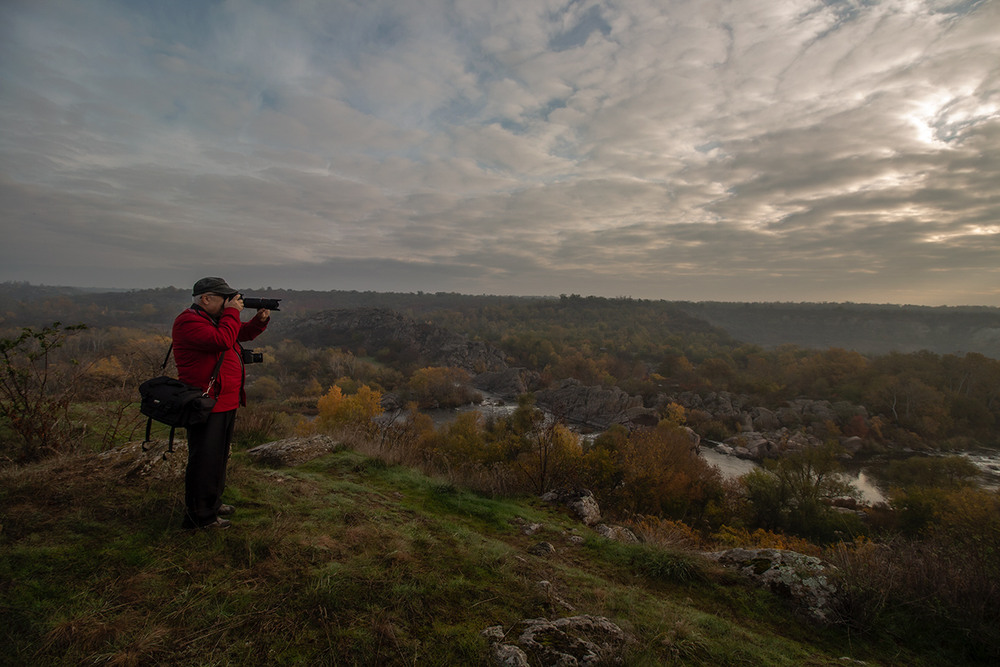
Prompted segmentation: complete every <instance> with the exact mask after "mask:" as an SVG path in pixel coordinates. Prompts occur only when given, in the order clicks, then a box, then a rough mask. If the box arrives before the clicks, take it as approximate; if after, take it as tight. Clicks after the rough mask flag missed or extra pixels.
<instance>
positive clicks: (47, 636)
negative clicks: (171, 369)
mask: <svg viewBox="0 0 1000 667" xmlns="http://www.w3.org/2000/svg"><path fill="white" fill-rule="evenodd" d="M163 447H164V446H163V444H162V443H161V444H159V445H158V450H159V451H162V449H163ZM183 451H184V450H183V449H181V451H180V452H178V453H175V454H174V455H172V456H168V457H167V458H166V460H165V461H164V460H163V459H161V458H160V457H159V452H158V451H157V452H156V453H155V455H152V456H147V457H145V458H144V457H143V455H142V454H141V452H140V451H139V450H138V449H137V447H136V446H135V445H130V446H126V447H125V448H122V449H120V450H117V451H112V452H105V453H103V454H87V455H82V456H76V457H59V458H56V459H50V460H48V461H46V462H43V463H39V464H34V465H31V466H25V467H22V468H12V469H7V470H5V471H3V472H2V473H0V474H2V475H3V479H2V483H0V511H2V522H3V525H2V529H0V600H2V602H0V611H2V616H3V618H4V621H3V623H2V624H0V626H2V630H0V663H3V664H17V665H80V664H115V665H148V664H199V665H213V664H214V665H223V664H225V665H261V664H329V665H403V664H419V665H478V664H482V665H485V664H490V662H489V652H488V644H487V641H486V639H484V638H483V637H482V636H481V634H480V633H481V632H482V631H483V630H484V629H486V628H487V627H490V626H497V625H499V626H503V630H504V631H505V632H510V631H511V630H514V628H515V626H516V624H517V623H518V621H520V620H522V619H530V618H537V617H547V618H552V619H554V618H559V617H565V616H573V615H582V614H589V615H594V616H603V617H607V618H608V619H610V620H611V621H612V622H614V623H616V624H617V625H618V626H620V627H621V628H622V629H623V630H625V631H626V632H627V633H629V634H630V635H632V636H633V637H635V639H636V640H637V641H636V642H635V643H633V644H630V645H629V646H628V647H627V648H626V649H624V650H623V651H622V652H621V653H620V654H619V655H618V656H617V657H618V658H620V659H621V662H619V663H616V664H627V665H659V664H685V665H834V664H837V665H841V664H857V663H854V662H853V661H852V660H863V661H865V663H866V664H911V665H920V664H928V665H930V664H947V663H948V662H949V657H948V656H947V655H943V656H936V655H935V654H933V653H928V652H927V647H915V646H910V647H906V646H897V645H895V644H894V643H893V642H892V641H891V640H890V639H888V638H885V637H882V638H879V637H871V636H868V637H858V636H851V634H850V633H849V632H848V631H847V630H846V629H843V628H838V627H833V628H820V627H817V626H815V625H811V624H809V623H808V622H806V621H804V620H800V619H799V618H798V617H797V616H795V615H794V614H793V613H792V611H791V610H790V609H789V608H788V607H787V606H786V605H785V603H784V602H783V601H782V600H779V599H778V598H776V597H774V596H772V595H771V594H769V593H766V592H764V591H763V590H759V589H756V588H753V587H750V586H749V585H747V584H745V583H743V582H742V581H741V580H739V579H737V578H736V577H735V576H734V575H732V574H730V573H728V572H725V571H723V570H721V569H718V567H717V566H715V565H710V564H709V562H708V561H707V560H704V559H702V558H700V557H699V556H697V555H696V554H693V553H686V552H683V551H678V550H670V549H665V548H663V547H658V546H654V545H649V544H638V545H624V544H621V543H618V542H613V541H610V540H606V539H604V538H602V537H599V536H598V535H597V534H596V533H594V532H593V531H591V530H590V529H589V528H587V527H585V526H584V525H583V524H581V523H579V522H578V521H576V520H575V519H573V518H571V517H570V516H569V515H568V514H567V513H566V512H564V511H562V510H560V509H559V508H555V507H553V506H550V505H547V504H545V503H542V502H541V501H539V500H536V499H533V498H523V499H520V500H516V499H515V500H492V499H488V498H484V497H482V496H479V495H476V494H473V493H471V492H467V491H463V490H461V489H458V488H456V487H455V486H453V485H450V484H448V483H446V482H444V481H441V480H439V479H432V478H429V477H427V476H425V475H423V474H421V473H418V472H416V471H413V470H411V469H408V468H406V467H402V466H394V465H389V464H386V463H384V462H383V461H381V460H379V459H376V458H370V457H367V456H364V455H362V454H359V453H356V452H353V451H349V450H342V451H339V452H337V453H334V454H330V455H327V456H324V457H322V458H320V459H316V460H314V461H312V462H309V463H307V464H304V465H301V466H297V467H293V468H268V467H264V466H259V465H257V464H255V463H252V462H251V461H250V459H249V458H248V457H247V455H246V453H245V452H240V451H238V452H236V453H235V454H234V460H233V461H232V462H231V464H230V480H229V486H228V490H227V497H226V500H227V502H231V503H232V504H234V505H236V506H237V507H238V512H237V515H236V516H235V517H234V522H233V527H232V528H231V529H229V530H224V531H199V532H190V531H182V530H181V529H180V528H179V524H180V518H181V512H182V508H183V488H182V487H183V484H182V481H181V478H180V475H181V474H182V472H181V471H182V470H183V465H184V461H183V457H184V454H183ZM533 524H538V525H536V526H533ZM529 527H531V528H534V531H535V532H532V531H531V530H529V529H528V528H529ZM529 533H531V534H529ZM574 536H575V537H576V539H571V538H573V537H574ZM581 538H582V539H581ZM540 541H545V542H549V543H551V544H552V545H553V546H554V547H555V552H554V553H552V554H549V555H545V556H538V555H534V554H533V553H532V552H531V551H530V548H531V547H532V546H533V545H535V544H537V543H538V542H540ZM543 581H547V582H549V585H548V586H547V587H546V586H545V585H544V584H542V585H540V583H539V582H543ZM848 658H850V659H848ZM601 664H605V663H601ZM607 664H611V662H608V663H607Z"/></svg>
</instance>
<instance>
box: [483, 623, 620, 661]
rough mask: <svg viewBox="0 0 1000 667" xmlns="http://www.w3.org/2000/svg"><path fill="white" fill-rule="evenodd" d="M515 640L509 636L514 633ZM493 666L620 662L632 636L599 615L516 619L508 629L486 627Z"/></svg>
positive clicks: (484, 635) (484, 633) (484, 632)
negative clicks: (513, 625) (513, 624)
mask: <svg viewBox="0 0 1000 667" xmlns="http://www.w3.org/2000/svg"><path fill="white" fill-rule="evenodd" d="M515 632H516V633H517V634H516V639H512V636H514V633H515ZM482 635H483V637H485V638H486V640H487V641H488V642H489V643H490V655H491V658H492V661H493V664H494V665H504V666H509V667H521V666H524V667H527V666H528V665H544V666H546V667H548V666H550V665H551V666H553V667H554V666H556V665H559V666H560V667H570V666H572V665H607V664H616V663H618V664H620V663H622V662H623V661H624V660H623V653H624V652H625V651H626V650H627V648H628V646H629V645H630V644H633V643H634V642H635V638H634V637H632V636H631V635H630V634H628V633H627V632H625V631H624V630H622V629H621V628H620V627H618V626H617V625H615V624H614V623H612V622H611V621H610V620H609V619H607V618H604V617H603V616H570V617H567V618H557V619H555V620H551V621H550V620H548V619H545V618H530V619H525V620H523V621H520V622H519V623H518V624H517V625H516V626H515V627H514V628H511V630H510V631H509V632H505V631H504V629H503V626H501V625H497V626H493V627H490V628H486V629H485V630H483V632H482Z"/></svg>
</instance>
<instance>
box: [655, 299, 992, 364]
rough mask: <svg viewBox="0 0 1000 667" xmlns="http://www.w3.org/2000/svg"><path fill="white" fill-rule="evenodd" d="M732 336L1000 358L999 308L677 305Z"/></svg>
mask: <svg viewBox="0 0 1000 667" xmlns="http://www.w3.org/2000/svg"><path fill="white" fill-rule="evenodd" d="M674 305H676V306H677V307H679V308H681V309H682V310H684V311H685V312H687V313H688V314H690V315H692V316H694V317H697V318H700V319H703V320H705V321H707V322H709V323H710V324H713V325H715V326H717V327H719V328H721V329H724V330H725V331H726V332H727V333H729V334H730V335H731V336H733V337H734V338H738V339H739V340H742V341H746V342H748V343H755V344H757V345H761V346H763V347H768V348H774V347H777V346H779V345H784V344H792V345H797V346H799V347H807V348H816V349H826V348H829V347H841V348H845V349H849V350H856V351H858V352H861V353H863V354H886V353H888V352H903V353H908V352H917V351H920V350H929V351H931V352H935V353H937V354H965V353H968V352H978V353H980V354H983V355H986V356H988V357H993V358H996V359H1000V308H989V307H986V306H961V307H946V306H941V307H927V306H895V305H872V304H859V303H720V302H700V303H675V304H674Z"/></svg>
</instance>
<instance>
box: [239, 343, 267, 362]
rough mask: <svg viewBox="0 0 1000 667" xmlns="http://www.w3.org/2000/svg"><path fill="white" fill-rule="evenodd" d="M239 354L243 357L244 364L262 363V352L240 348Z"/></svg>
mask: <svg viewBox="0 0 1000 667" xmlns="http://www.w3.org/2000/svg"><path fill="white" fill-rule="evenodd" d="M240 356H241V357H242V358H243V363H244V364H262V363H264V353H263V352H254V351H253V350H248V349H246V348H243V347H241V348H240Z"/></svg>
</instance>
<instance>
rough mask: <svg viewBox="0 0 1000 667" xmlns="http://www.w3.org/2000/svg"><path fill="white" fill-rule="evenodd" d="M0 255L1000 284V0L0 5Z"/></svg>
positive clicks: (348, 279)
mask: <svg viewBox="0 0 1000 667" xmlns="http://www.w3.org/2000/svg"><path fill="white" fill-rule="evenodd" d="M0 26H2V27H0V201H3V203H4V206H3V212H2V214H0V215H2V220H3V221H4V242H3V243H2V244H0V280H30V281H32V282H43V283H47V284H74V285H85V286H94V285H99V286H114V285H120V286H128V287H146V286H162V285H170V284H174V285H178V286H181V285H187V284H188V283H193V281H194V280H196V279H197V278H198V277H201V276H202V275H212V274H221V275H224V276H226V277H227V278H228V279H229V280H230V281H231V282H234V283H237V284H241V285H244V286H248V287H249V286H265V285H272V286H274V287H279V286H280V287H289V288H299V289H333V288H338V289H361V290H365V289H371V290H380V291H381V290H398V291H415V290H418V289H419V290H424V291H441V290H443V291H458V292H466V293H495V294H559V293H580V294H598V295H606V296H619V295H631V296H635V297H644V298H665V299H691V300H701V299H713V300H734V301H735V300H747V301H770V300H794V301H805V300H816V301H846V300H850V301H874V302H894V303H925V304H988V305H1000V268H998V262H997V259H998V258H1000V194H998V188H997V184H998V183H1000V58H998V57H997V54H1000V3H997V2H989V1H982V0H980V1H955V0H951V1H934V0H887V1H884V2H869V1H862V0H859V1H853V0H848V1H838V0H824V1H812V0H744V1H741V2H738V3H733V2H728V1H724V0H690V1H675V0H671V1H669V2H664V1H663V0H605V1H601V2H593V1H587V0H582V1H577V0H561V1H554V0H509V1H507V2H494V1H493V0H448V1H444V0H441V1H438V0H420V1H414V2H407V3H399V2H395V1H392V2H389V1H382V0H366V2H364V3H356V2H349V1H346V0H345V1H338V2H327V1H325V0H289V1H288V2H283V3H280V4H278V3H271V2H265V1H264V0H260V1H259V2H252V1H249V0H239V1H232V0H230V1H221V2H203V1H202V0H183V1H180V0H172V1H167V0H148V1H147V2H130V3H121V2H115V1H112V0H106V1H98V0H95V1H94V2H87V3H77V2H68V1H63V2H55V1H48V0H32V1H30V2H29V1H27V0H20V1H14V2H6V3H3V4H2V5H0Z"/></svg>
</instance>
